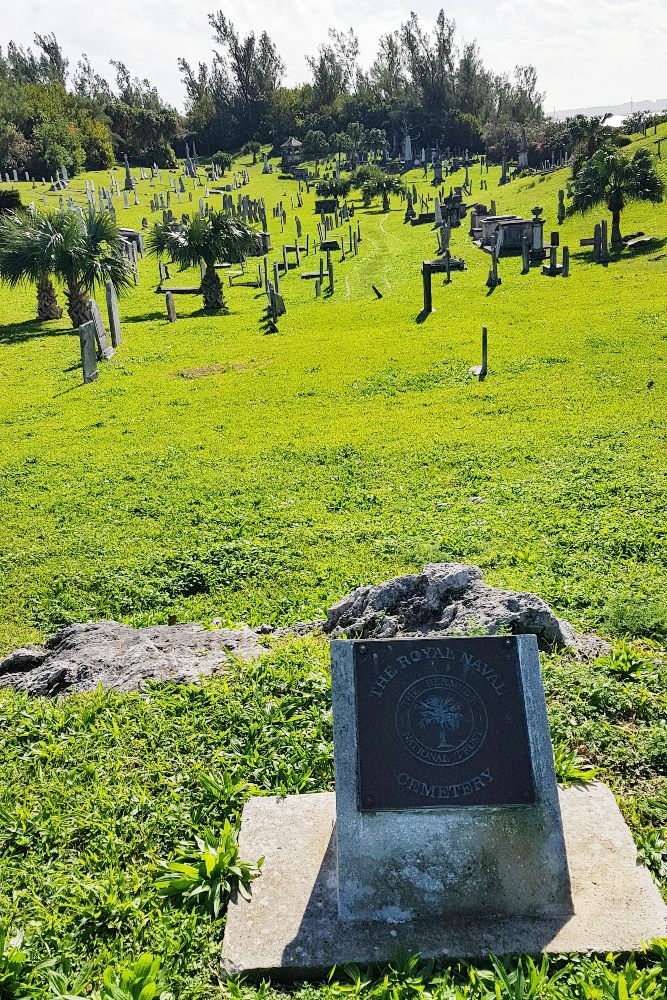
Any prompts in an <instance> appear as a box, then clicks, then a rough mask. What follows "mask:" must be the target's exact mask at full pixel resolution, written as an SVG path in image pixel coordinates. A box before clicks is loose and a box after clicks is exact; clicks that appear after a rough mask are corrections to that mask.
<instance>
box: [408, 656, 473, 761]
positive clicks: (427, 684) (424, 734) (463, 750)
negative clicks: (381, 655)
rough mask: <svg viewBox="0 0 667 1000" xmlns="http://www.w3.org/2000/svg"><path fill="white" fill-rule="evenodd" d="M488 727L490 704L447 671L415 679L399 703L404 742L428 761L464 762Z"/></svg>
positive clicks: (471, 754) (413, 752) (420, 758)
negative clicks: (487, 708) (487, 711)
mask: <svg viewBox="0 0 667 1000" xmlns="http://www.w3.org/2000/svg"><path fill="white" fill-rule="evenodd" d="M487 727H488V721H487V715H486V708H485V707H484V702H483V701H482V699H481V698H480V696H479V695H478V694H477V692H476V691H473V689H472V688H471V687H470V686H469V685H468V684H465V683H464V682H463V681H461V680H459V679H458V678H457V677H449V676H447V675H446V674H442V675H440V674H435V675H433V676H431V677H422V678H421V679H420V680H418V681H414V683H413V684H411V685H410V686H409V687H407V688H406V689H405V691H404V692H403V694H402V695H401V697H400V698H399V701H398V705H397V706H396V731H397V733H398V735H399V737H400V739H401V742H402V743H403V746H404V747H405V748H406V750H408V751H409V752H410V753H411V754H412V756H413V757H416V758H417V760H420V761H422V763H424V764H435V765H436V766H438V767H451V766H453V765H456V764H462V763H463V761H465V760H468V759H469V758H470V757H472V756H474V754H476V753H477V751H478V750H479V749H480V747H481V746H482V744H483V743H484V740H485V738H486V732H487Z"/></svg>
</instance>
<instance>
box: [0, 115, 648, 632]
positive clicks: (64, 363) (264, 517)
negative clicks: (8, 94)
mask: <svg viewBox="0 0 667 1000" xmlns="http://www.w3.org/2000/svg"><path fill="white" fill-rule="evenodd" d="M662 129H663V131H664V130H665V126H663V127H662ZM648 141H649V142H650V139H649V140H648ZM240 162H241V163H244V162H245V161H243V160H242V161H240ZM661 169H662V171H663V174H664V173H665V172H666V171H667V161H663V163H662V164H661ZM250 173H251V178H252V180H251V184H250V186H249V187H245V188H243V189H242V193H243V194H246V193H248V194H250V195H251V196H254V197H257V196H259V195H260V194H261V195H264V197H265V198H266V201H267V207H268V214H269V220H270V225H271V230H272V236H273V243H274V252H273V254H272V255H271V258H270V259H271V260H273V259H274V257H275V258H276V259H279V258H281V244H282V242H283V241H284V240H285V241H289V242H293V240H294V237H295V226H294V213H293V212H292V211H291V209H290V194H293V195H294V198H295V201H296V190H297V184H296V183H295V182H290V181H283V180H280V179H279V177H278V176H277V173H275V174H273V175H269V176H262V174H261V165H257V166H256V167H250ZM499 173H500V171H499V168H491V170H490V171H489V173H488V175H486V174H485V175H484V176H485V177H488V181H489V191H488V192H481V193H480V191H479V177H480V173H479V168H473V170H472V171H471V176H472V179H473V185H474V187H473V198H474V199H479V200H485V201H487V203H488V201H489V200H490V199H491V198H495V199H496V202H497V208H498V211H511V212H516V213H521V214H529V213H530V209H531V208H532V207H533V206H535V205H540V206H542V207H543V208H544V214H545V217H546V220H547V224H546V227H545V230H546V233H547V236H548V234H549V232H550V231H551V230H552V229H554V230H556V229H559V227H558V225H557V223H556V207H557V192H558V189H559V188H561V187H565V185H566V181H567V173H566V172H565V171H561V172H559V173H556V174H553V175H551V176H548V177H546V178H538V179H537V180H534V179H530V180H528V179H524V180H518V181H515V182H513V183H512V184H510V185H508V186H506V187H504V188H500V189H498V188H497V186H496V185H497V180H498V178H499ZM117 174H118V176H119V178H120V179H121V181H122V171H118V172H117ZM88 176H89V177H90V178H93V179H94V180H95V182H96V185H97V186H99V185H100V184H102V183H105V182H108V175H105V174H99V175H88ZM462 177H463V173H461V175H460V176H458V177H454V178H452V181H451V183H456V182H457V181H460V180H461V179H462ZM407 179H408V180H409V181H410V182H412V181H413V180H414V182H415V183H416V184H417V186H418V188H419V189H420V190H426V184H425V182H424V181H423V180H422V177H421V171H414V172H413V173H412V174H410V175H408V178H407ZM163 182H164V183H163V186H162V190H164V191H166V189H167V175H166V173H165V174H163ZM188 186H189V187H190V186H191V183H190V182H189V183H188ZM20 187H21V189H22V196H23V199H24V201H26V202H27V201H28V200H30V199H31V198H35V197H37V200H38V204H40V202H39V198H40V196H41V186H39V188H38V191H37V192H32V191H31V189H30V186H29V185H20ZM153 190H154V189H151V188H150V187H149V185H148V182H145V183H141V184H140V187H139V192H140V202H141V204H140V206H139V207H138V208H135V207H132V208H130V209H128V210H124V209H123V208H122V201H121V199H117V200H116V204H117V212H118V219H119V223H120V224H121V225H122V224H129V225H138V224H139V223H140V220H141V217H142V215H146V216H147V217H148V218H149V220H150V221H151V222H152V221H153V219H154V218H155V216H152V215H151V212H150V211H149V209H148V207H147V203H148V200H149V197H150V195H152V194H153ZM155 190H160V188H159V187H156V188H155ZM71 191H72V192H73V193H74V196H75V198H77V200H78V201H80V202H81V203H83V178H76V179H75V180H74V181H73V182H72V184H71ZM203 193H204V191H203V189H202V188H201V187H200V188H198V189H197V191H195V192H194V193H193V199H194V200H193V202H192V204H190V202H189V201H188V196H187V195H186V196H185V199H184V201H185V204H184V207H183V208H181V207H180V206H178V205H177V204H176V199H175V198H174V199H173V202H172V208H173V210H174V212H175V213H180V211H182V210H184V208H187V210H190V211H192V210H196V206H197V200H198V198H199V196H200V195H203ZM313 197H314V195H313V191H311V193H310V195H306V196H305V204H304V207H303V209H302V210H297V212H298V214H299V215H300V217H301V220H302V222H303V224H304V233H305V232H309V233H310V235H311V240H312V238H313V236H314V235H315V232H316V223H317V217H316V216H315V215H314V213H313ZM48 198H49V202H50V204H54V203H55V202H56V201H57V198H56V196H54V195H48ZM279 199H282V200H283V203H284V204H285V206H286V208H287V213H288V221H287V225H286V229H285V235H284V236H283V235H282V234H281V232H280V224H279V222H277V221H276V220H275V219H273V218H272V217H271V208H272V206H273V205H274V204H275V203H276V202H277V201H278V200H279ZM220 202H221V195H213V194H212V195H211V197H210V199H209V204H211V205H213V206H219V205H220ZM603 214H604V212H603V210H602V209H600V211H596V212H593V213H591V214H589V215H588V216H586V217H583V218H582V217H573V218H568V219H567V221H566V222H565V224H564V225H563V226H562V227H560V237H561V245H562V244H568V245H569V246H570V248H571V251H572V271H571V277H570V279H569V280H564V279H560V278H557V279H551V278H547V277H543V276H542V275H541V274H540V273H539V271H538V270H534V271H532V272H531V274H530V275H528V276H525V277H524V276H522V275H521V274H520V270H521V263H520V260H519V259H508V260H501V263H500V274H501V277H502V285H501V286H500V287H499V288H497V289H496V290H495V292H494V293H493V294H492V295H488V294H487V289H486V287H485V279H486V274H487V270H488V266H489V258H488V256H487V255H486V254H483V253H482V252H480V251H479V250H477V249H476V248H474V247H473V246H472V243H471V240H470V238H469V236H468V234H467V229H468V220H466V221H465V222H464V224H463V225H462V227H461V228H460V229H458V230H455V231H454V233H453V239H452V249H453V252H455V253H456V254H457V255H462V256H463V257H464V258H465V261H466V265H467V268H468V270H467V271H465V272H464V273H454V275H453V281H452V283H451V285H449V286H446V285H444V284H443V283H442V278H438V277H437V276H436V277H434V287H433V301H434V306H435V309H436V312H435V313H434V314H432V315H431V316H429V317H428V318H427V319H426V321H425V322H423V323H419V322H417V317H418V314H419V312H420V310H421V296H422V292H421V273H420V267H421V261H422V259H424V258H426V257H431V256H433V253H434V250H435V236H434V234H433V233H432V232H431V231H430V227H428V226H422V227H410V226H406V225H404V224H403V207H402V206H401V205H400V202H399V199H398V198H394V199H393V200H392V207H391V211H390V213H389V214H388V215H386V214H384V213H383V212H382V211H381V207H380V203H379V201H378V202H377V203H374V204H373V206H372V207H371V209H370V210H364V209H361V208H359V209H358V211H357V213H356V217H355V219H359V220H360V221H361V232H362V239H363V242H362V244H361V248H360V255H359V257H358V258H353V257H348V260H347V261H346V262H345V263H338V257H339V255H338V254H335V255H334V259H335V261H336V268H335V282H336V288H335V293H334V295H333V296H332V297H331V298H330V299H327V298H322V299H318V300H316V299H315V298H314V287H313V282H310V281H303V280H301V279H300V277H299V272H298V271H296V270H294V271H292V272H291V273H290V274H289V276H287V277H285V278H284V279H283V280H282V292H283V297H284V299H285V302H286V305H287V310H288V311H287V314H286V316H284V317H282V318H281V320H280V321H279V332H278V333H277V334H265V333H264V332H263V330H264V329H265V327H264V325H263V323H262V320H263V318H264V309H265V302H266V300H265V297H264V295H263V294H262V293H259V292H257V291H255V290H253V289H246V288H238V289H231V290H229V291H228V292H227V299H228V305H229V314H228V315H224V316H222V315H220V316H216V315H214V316H211V315H206V314H204V313H203V312H202V311H201V300H200V299H199V298H198V297H187V298H186V297H178V298H177V300H176V304H177V309H178V313H179V321H178V323H177V324H176V325H173V326H172V325H169V324H168V323H167V320H166V312H165V307H164V297H163V296H159V295H156V294H155V292H154V289H155V286H156V284H157V263H156V261H155V260H151V259H147V260H146V261H144V262H141V263H140V271H141V283H140V286H139V287H138V288H137V289H133V290H131V291H130V292H129V294H128V295H127V296H126V297H125V298H124V299H123V300H122V301H121V319H122V322H123V344H122V346H121V348H120V349H119V351H118V352H117V354H116V357H115V358H114V359H113V360H112V361H111V362H108V363H104V364H102V365H101V366H100V378H99V381H98V382H97V383H96V384H93V385H88V386H83V385H82V384H81V371H80V367H79V347H78V337H77V336H76V335H75V334H73V333H72V331H71V330H70V329H69V328H68V320H67V317H66V316H65V317H64V318H63V320H62V321H59V322H53V323H49V324H43V325H40V324H37V323H36V322H35V321H34V320H33V318H32V317H33V315H34V311H33V310H34V292H33V290H32V289H25V290H23V289H22V290H20V291H18V292H10V291H9V290H8V289H7V288H2V289H0V359H1V365H0V379H1V402H0V414H1V417H0V441H1V448H0V450H1V453H2V465H1V468H0V475H1V476H2V513H3V516H2V521H1V524H0V546H1V551H2V581H1V585H0V587H1V589H0V616H1V617H0V645H1V647H2V648H4V649H9V648H11V647H13V646H16V645H19V644H21V643H23V642H27V641H34V640H39V639H42V638H44V637H45V636H46V635H47V634H48V633H49V632H51V631H53V630H54V629H55V628H56V627H57V626H58V625H60V624H62V623H65V622H69V621H75V620H81V619H83V620H86V619H91V618H105V617H110V618H116V619H121V620H125V621H129V622H134V623H146V622H156V621H166V619H167V616H168V615H169V614H176V615H177V616H178V618H179V619H180V620H187V619H201V620H204V621H206V620H208V619H210V618H211V617H214V616H219V617H222V618H223V620H224V621H225V622H226V623H233V622H236V621H241V620H242V621H247V622H250V623H252V624H257V623H259V622H261V621H264V620H269V621H274V622H275V621H281V622H289V621H295V620H297V619H303V618H311V617H313V616H317V615H319V614H321V613H322V611H323V609H325V608H326V606H327V605H328V604H329V603H330V602H331V601H333V600H335V599H337V598H338V597H340V596H341V595H342V594H343V593H345V592H346V591H347V590H349V589H350V588H352V587H354V586H357V585H358V584H361V583H366V582H371V581H379V580H381V579H384V578H386V577H387V576H389V575H391V574H394V573H398V572H402V571H409V570H414V569H417V568H419V567H420V566H421V565H422V564H423V563H424V562H425V561H428V560H450V559H456V560H465V561H469V562H476V563H479V564H480V565H481V566H482V567H483V568H484V570H485V573H486V576H487V578H488V579H489V580H490V581H492V582H494V583H498V584H503V585H506V586H510V587H519V588H529V589H532V590H535V591H537V592H539V593H540V594H541V595H542V596H544V597H545V599H547V600H548V601H550V602H551V603H552V604H553V605H554V606H555V607H556V608H557V609H558V611H559V612H560V613H561V614H563V615H566V616H568V617H570V618H572V619H573V620H574V621H575V622H577V624H578V625H580V626H581V627H592V628H596V629H598V630H599V631H601V632H603V633H609V632H614V631H621V632H623V631H625V630H626V629H627V628H630V629H631V630H632V631H635V632H637V633H638V634H640V635H641V634H654V633H656V631H658V632H659V630H660V629H659V622H657V621H655V620H654V619H659V618H660V614H661V611H660V608H661V604H660V602H661V594H662V593H663V591H664V589H665V583H666V582H667V569H666V567H667V561H666V560H667V545H666V540H665V508H666V501H667V479H666V477H665V458H666V457H667V445H666V441H665V427H666V425H665V413H666V412H667V411H666V404H667V385H666V378H665V376H666V374H667V366H666V361H665V359H666V356H667V257H666V256H665V252H666V251H665V242H666V241H667V204H662V205H660V206H657V207H653V206H650V205H644V204H633V205H630V206H629V207H628V208H627V209H626V211H625V212H624V214H623V228H624V231H625V232H632V231H636V230H643V231H644V232H646V233H647V234H650V235H652V236H655V237H656V241H655V243H654V244H653V245H652V246H651V247H650V248H649V249H648V250H644V252H641V253H637V254H636V255H634V256H633V255H630V254H627V253H624V254H623V256H622V257H621V259H618V260H613V261H612V262H611V263H610V264H609V265H608V266H607V267H601V266H595V265H593V264H592V263H591V262H590V250H585V251H580V249H579V239H580V238H581V237H583V236H590V235H591V234H592V228H593V224H594V222H595V221H597V220H599V219H600V218H601V217H602V216H603ZM253 266H254V265H253ZM311 268H313V269H316V268H317V257H316V256H311V258H310V260H309V259H308V258H305V259H304V264H303V269H308V270H310V269H311ZM173 277H174V278H175V283H177V284H181V283H182V282H181V280H180V279H181V276H180V275H178V274H177V273H175V274H173ZM183 277H184V279H185V280H186V281H189V282H190V283H196V282H197V278H198V274H195V273H189V274H186V275H184V276H183ZM371 284H376V285H377V286H378V287H379V289H380V290H381V292H382V294H383V296H384V297H383V298H382V300H378V299H376V297H375V295H374V293H373V291H372V289H371ZM98 301H99V302H100V305H101V306H102V308H103V311H104V295H103V293H102V294H100V295H99V296H98ZM483 324H485V325H486V326H487V327H488V329H489V345H490V347H489V350H490V375H489V377H488V379H487V380H486V381H485V382H483V383H479V382H477V381H475V380H473V379H471V378H470V377H469V375H468V368H469V366H470V365H471V364H475V363H478V362H479V354H480V333H481V327H482V325H483ZM630 595H632V596H633V600H634V595H638V596H637V602H638V604H639V605H640V606H641V609H643V611H642V614H640V615H639V616H638V620H635V619H634V618H632V608H631V607H630V608H629V607H628V606H627V604H625V603H624V602H625V601H626V599H627V598H628V597H629V596H630ZM663 606H664V605H663ZM635 617H637V616H635ZM630 618H632V620H629V619H630ZM663 627H664V626H663Z"/></svg>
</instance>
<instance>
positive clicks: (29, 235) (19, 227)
mask: <svg viewBox="0 0 667 1000" xmlns="http://www.w3.org/2000/svg"><path fill="white" fill-rule="evenodd" d="M58 239H59V230H58V227H57V226H55V225H54V217H53V216H51V215H38V214H36V213H32V212H31V213H29V214H25V213H18V212H10V213H8V214H7V215H5V216H0V278H1V279H2V280H3V281H6V282H7V284H8V285H9V286H10V288H16V286H17V285H20V284H23V283H24V282H29V283H31V284H35V285H36V286H37V319H38V320H40V321H42V322H43V321H45V320H50V319H60V317H61V316H62V314H63V311H62V309H61V308H60V306H59V305H58V298H57V296H56V291H55V288H54V287H53V282H52V281H51V275H52V274H53V271H54V265H55V251H56V244H57V241H58Z"/></svg>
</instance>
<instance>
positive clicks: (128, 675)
mask: <svg viewBox="0 0 667 1000" xmlns="http://www.w3.org/2000/svg"><path fill="white" fill-rule="evenodd" d="M266 651H267V650H266V647H265V646H263V645H262V644H261V637H260V636H259V635H258V634H257V633H256V632H253V631H252V630H251V629H249V628H244V629H239V630H234V629H205V628H202V626H201V625H196V624H192V625H154V626H152V627H149V628H132V627H131V626H130V625H121V624H120V623H119V622H110V621H102V622H92V623H90V624H87V625H67V626H66V627H65V628H61V629H60V630H59V631H58V632H56V633H55V635H53V636H51V638H50V639H48V640H47V642H46V645H45V646H42V647H39V646H31V647H29V648H27V649H17V650H16V651H15V652H14V653H10V655H9V656H8V657H6V658H5V659H4V660H0V687H7V686H11V687H14V688H17V689H18V690H21V691H27V693H28V694H31V695H56V694H63V693H68V692H72V691H94V690H95V689H96V688H97V686H98V684H101V685H102V687H104V688H115V689H116V690H117V691H132V690H135V689H137V688H140V687H142V686H143V685H144V684H145V683H146V682H147V681H174V682H177V683H184V684H187V683H195V682H196V681H197V680H198V679H199V677H201V676H202V675H205V674H214V673H218V672H220V671H221V670H222V669H224V667H225V665H226V664H228V663H229V660H230V657H238V658H239V659H242V660H252V659H254V658H255V657H257V656H260V655H261V654H262V653H265V652H266Z"/></svg>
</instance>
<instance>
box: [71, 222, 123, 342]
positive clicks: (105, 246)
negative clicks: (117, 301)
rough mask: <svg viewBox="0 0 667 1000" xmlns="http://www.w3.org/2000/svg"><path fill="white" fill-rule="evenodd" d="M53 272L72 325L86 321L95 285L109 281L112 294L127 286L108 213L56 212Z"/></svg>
mask: <svg viewBox="0 0 667 1000" xmlns="http://www.w3.org/2000/svg"><path fill="white" fill-rule="evenodd" d="M53 225H54V228H55V229H56V230H57V231H58V238H57V239H56V241H55V250H54V273H55V274H56V276H57V277H58V278H60V279H61V280H62V281H63V283H64V285H65V297H66V299H67V312H68V315H69V318H70V320H71V321H72V326H73V327H74V328H75V329H76V328H77V327H80V326H83V324H84V323H85V322H87V320H88V299H89V296H90V295H91V294H92V293H93V291H94V290H95V287H96V286H97V285H103V284H104V283H105V282H106V281H110V282H111V283H112V285H113V286H114V288H115V289H116V291H121V290H122V289H123V288H127V287H128V286H129V285H130V283H131V273H132V272H131V270H130V265H129V264H128V262H127V261H126V260H125V258H124V257H123V254H122V250H121V238H120V236H119V234H118V228H117V226H116V223H115V221H114V219H113V217H112V216H111V215H110V214H109V213H108V212H95V211H92V210H91V211H89V212H88V215H85V216H83V217H81V216H80V215H79V214H78V213H76V212H58V213H56V215H55V216H54V218H53Z"/></svg>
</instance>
